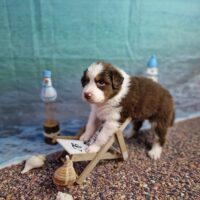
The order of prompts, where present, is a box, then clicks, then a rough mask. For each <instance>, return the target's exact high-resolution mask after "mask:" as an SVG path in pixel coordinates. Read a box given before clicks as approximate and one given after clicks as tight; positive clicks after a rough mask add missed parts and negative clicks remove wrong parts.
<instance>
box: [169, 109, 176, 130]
mask: <svg viewBox="0 0 200 200" xmlns="http://www.w3.org/2000/svg"><path fill="white" fill-rule="evenodd" d="M175 117H176V112H175V110H173V113H172V117H171V122H170V126H173V125H174V121H175Z"/></svg>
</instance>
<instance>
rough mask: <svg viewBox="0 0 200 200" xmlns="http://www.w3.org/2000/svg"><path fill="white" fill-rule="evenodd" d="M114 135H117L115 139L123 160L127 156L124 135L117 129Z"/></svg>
mask: <svg viewBox="0 0 200 200" xmlns="http://www.w3.org/2000/svg"><path fill="white" fill-rule="evenodd" d="M116 137H117V141H118V143H119V147H120V151H121V153H122V157H123V159H124V160H126V159H127V158H128V151H127V149H126V144H125V141H124V136H123V133H122V132H121V131H120V130H119V131H117V133H116Z"/></svg>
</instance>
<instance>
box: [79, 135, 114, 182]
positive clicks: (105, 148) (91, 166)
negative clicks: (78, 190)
mask: <svg viewBox="0 0 200 200" xmlns="http://www.w3.org/2000/svg"><path fill="white" fill-rule="evenodd" d="M114 141H115V137H114V136H112V137H111V138H110V140H109V141H108V142H107V143H106V144H105V145H104V146H103V147H102V148H101V150H100V151H99V152H98V153H97V154H96V156H95V157H94V159H93V160H92V161H91V162H90V163H89V164H88V165H87V167H86V168H85V169H84V171H83V172H82V173H81V175H80V176H79V177H78V178H77V180H76V182H77V183H78V184H81V183H82V182H83V181H84V180H85V178H86V177H87V176H88V175H89V173H90V172H91V171H92V170H93V169H94V167H95V166H96V165H97V163H98V162H99V160H101V156H102V155H103V154H105V153H106V152H107V151H108V149H109V148H110V146H111V145H112V144H113V142H114Z"/></svg>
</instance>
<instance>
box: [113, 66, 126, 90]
mask: <svg viewBox="0 0 200 200" xmlns="http://www.w3.org/2000/svg"><path fill="white" fill-rule="evenodd" d="M111 80H112V87H113V89H119V88H120V87H121V85H122V83H123V81H124V77H123V76H122V75H121V74H120V72H118V71H117V70H113V71H112V72H111Z"/></svg>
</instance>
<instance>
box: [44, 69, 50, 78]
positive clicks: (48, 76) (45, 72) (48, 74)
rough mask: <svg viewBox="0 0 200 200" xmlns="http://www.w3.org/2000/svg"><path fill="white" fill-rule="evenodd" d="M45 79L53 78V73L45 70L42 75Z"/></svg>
mask: <svg viewBox="0 0 200 200" xmlns="http://www.w3.org/2000/svg"><path fill="white" fill-rule="evenodd" d="M42 75H43V77H45V78H51V71H49V70H44V71H43V73H42Z"/></svg>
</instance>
